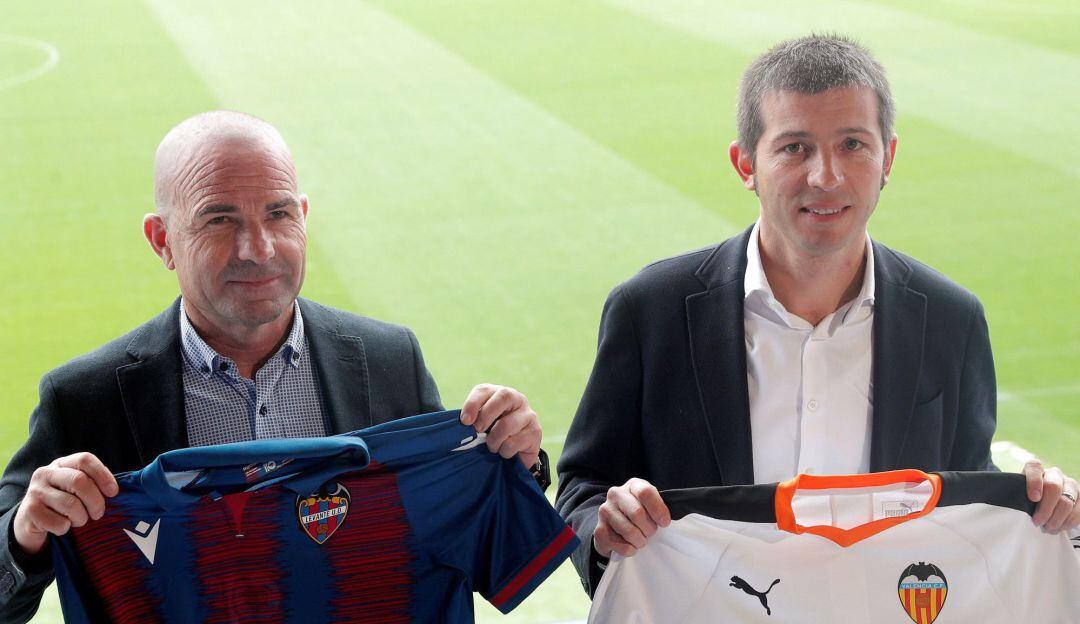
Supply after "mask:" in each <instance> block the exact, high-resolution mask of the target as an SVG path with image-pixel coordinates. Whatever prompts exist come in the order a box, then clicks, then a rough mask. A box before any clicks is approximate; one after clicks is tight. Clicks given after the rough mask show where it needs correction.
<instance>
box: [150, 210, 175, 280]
mask: <svg viewBox="0 0 1080 624" xmlns="http://www.w3.org/2000/svg"><path fill="white" fill-rule="evenodd" d="M142 225H143V236H145V237H146V242H148V243H150V248H151V249H153V250H154V253H156V254H157V255H158V257H159V258H161V262H162V263H164V264H165V268H166V269H169V270H170V271H172V270H173V269H175V268H176V264H175V263H174V262H173V253H172V249H171V248H170V247H169V237H168V236H167V232H166V231H165V220H164V219H162V218H161V215H159V214H157V213H156V212H151V213H150V214H148V215H146V216H145V217H143V220H142Z"/></svg>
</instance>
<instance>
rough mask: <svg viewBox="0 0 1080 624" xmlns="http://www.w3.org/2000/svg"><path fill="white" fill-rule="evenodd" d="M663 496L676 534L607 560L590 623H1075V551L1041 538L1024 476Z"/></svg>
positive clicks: (1079, 557)
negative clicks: (635, 552) (1033, 519)
mask: <svg viewBox="0 0 1080 624" xmlns="http://www.w3.org/2000/svg"><path fill="white" fill-rule="evenodd" d="M661 494H662V496H663V498H664V500H665V502H666V503H667V505H668V507H669V509H670V510H671V514H672V522H671V524H670V525H669V526H668V527H666V528H662V529H660V530H659V531H658V532H657V533H656V534H655V535H654V536H653V537H652V538H651V539H650V540H649V544H648V545H647V546H646V547H645V548H644V549H642V550H640V551H638V553H637V554H636V555H634V556H633V557H630V558H625V559H624V558H620V557H618V555H615V556H613V558H612V561H611V563H610V564H609V565H608V568H607V571H606V572H605V573H604V576H603V579H602V580H601V582H600V586H599V588H598V589H597V591H596V595H595V596H594V598H593V606H592V610H591V611H590V613H589V621H590V622H617V623H620V624H621V623H623V622H635V623H643V624H644V623H658V622H664V623H668V622H671V623H697V622H702V623H704V622H709V623H715V622H738V623H754V622H763V623H764V622H768V623H770V624H785V623H796V622H798V623H799V624H806V623H808V622H812V623H814V624H825V623H829V622H832V623H837V624H841V623H844V624H846V623H851V624H856V623H857V624H866V623H868V622H873V623H874V624H890V623H896V624H910V622H915V623H916V624H933V623H936V624H954V623H962V624H971V623H978V624H995V623H1001V624H1018V623H1022V624H1075V623H1080V538H1078V537H1077V536H1076V535H1075V534H1074V535H1072V536H1067V535H1064V534H1055V535H1050V534H1046V533H1044V532H1043V531H1042V530H1041V529H1039V528H1036V527H1035V525H1034V524H1033V523H1032V521H1031V517H1030V513H1031V511H1032V510H1033V505H1032V504H1031V503H1029V502H1028V501H1027V495H1026V489H1025V482H1024V477H1023V476H1022V475H1018V474H1007V473H994V472H969V473H961V472H944V473H940V474H931V475H927V474H925V473H923V472H920V471H917V470H900V471H895V472H884V473H876V474H868V475H850V476H839V477H821V476H809V475H801V476H799V477H796V478H795V479H793V480H791V481H788V482H785V483H781V484H772V485H750V486H730V487H711V488H696V489H687V490H668V491H665V492H662V493H661ZM1070 537H1071V539H1070Z"/></svg>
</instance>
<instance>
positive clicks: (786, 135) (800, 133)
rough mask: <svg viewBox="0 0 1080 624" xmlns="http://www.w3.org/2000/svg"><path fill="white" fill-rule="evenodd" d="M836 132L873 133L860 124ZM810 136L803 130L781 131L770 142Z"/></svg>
mask: <svg viewBox="0 0 1080 624" xmlns="http://www.w3.org/2000/svg"><path fill="white" fill-rule="evenodd" d="M836 134H873V132H871V131H870V130H867V129H866V128H863V127H862V126H851V127H848V128H841V129H840V130H838V131H837V132H836ZM810 136H811V134H810V133H809V132H806V131H805V130H788V131H787V132H781V133H780V134H778V135H776V136H775V137H773V138H772V139H771V142H773V143H776V142H779V141H784V140H787V139H806V138H810Z"/></svg>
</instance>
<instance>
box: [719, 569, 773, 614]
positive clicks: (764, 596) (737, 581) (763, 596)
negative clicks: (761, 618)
mask: <svg viewBox="0 0 1080 624" xmlns="http://www.w3.org/2000/svg"><path fill="white" fill-rule="evenodd" d="M779 582H780V579H776V580H775V581H773V582H772V585H769V589H766V590H765V591H763V592H759V591H758V590H756V589H754V588H753V587H750V583H747V582H746V581H744V580H742V579H741V578H739V577H737V576H733V577H731V584H730V587H734V588H735V589H741V590H743V591H744V592H746V593H748V594H750V595H751V596H757V599H758V600H760V601H761V606H763V607H765V615H772V609H770V608H769V598H768V595H769V592H771V591H772V588H773V587H775V586H776V584H777V583H779Z"/></svg>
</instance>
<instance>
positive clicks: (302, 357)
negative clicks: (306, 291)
mask: <svg viewBox="0 0 1080 624" xmlns="http://www.w3.org/2000/svg"><path fill="white" fill-rule="evenodd" d="M154 195H155V200H156V204H157V211H156V212H155V213H152V214H148V215H146V217H145V218H144V220H143V232H144V234H145V236H146V240H147V241H148V242H149V243H150V246H151V248H153V250H154V252H155V253H156V254H157V255H158V257H160V258H161V261H162V263H163V264H164V265H165V267H166V268H167V269H169V270H174V271H176V274H177V278H178V281H179V284H180V297H179V298H178V299H177V300H176V301H174V302H173V303H172V304H171V305H170V306H169V307H168V308H167V309H166V310H165V311H164V312H162V313H161V314H160V315H158V316H157V317H155V318H153V319H151V320H150V321H148V322H147V323H145V324H144V325H142V326H140V327H138V328H136V329H135V330H134V331H132V332H131V333H129V334H127V335H125V336H122V337H120V338H117V339H116V340H113V341H112V342H110V343H108V344H106V345H104V346H102V347H100V348H99V349H97V350H96V351H94V352H92V353H90V354H87V355H85V356H82V357H80V358H77V359H75V360H73V361H71V362H69V363H67V364H65V365H63V366H61V367H59V368H57V369H56V370H54V371H52V372H50V373H48V374H46V375H45V377H44V378H43V379H42V381H41V401H40V403H39V405H38V407H37V408H36V409H35V410H34V413H33V415H32V416H31V419H30V427H31V431H30V438H29V440H28V441H27V442H26V444H25V445H24V446H23V447H22V448H21V449H20V450H19V451H18V452H17V453H16V454H15V456H14V457H13V458H12V459H11V462H10V463H9V464H8V466H7V469H6V470H5V472H4V475H3V479H2V480H0V530H3V534H4V535H5V536H7V539H6V540H5V541H4V542H3V545H2V546H0V621H4V622H14V621H25V620H27V619H29V618H30V616H31V615H33V613H34V611H35V610H36V608H37V604H38V601H39V599H40V597H41V593H42V591H43V590H44V589H45V587H46V586H47V585H48V583H49V582H50V581H51V580H52V577H53V569H52V564H51V559H50V557H49V551H48V539H47V538H48V536H49V534H55V535H62V534H64V533H66V532H67V531H68V530H69V529H70V528H71V527H73V526H74V527H79V526H83V525H84V524H86V523H88V522H93V521H95V520H96V519H100V518H101V517H102V515H103V514H104V512H105V507H106V505H107V504H108V502H107V499H108V498H109V497H111V496H114V495H116V494H117V492H118V488H117V483H116V480H115V479H114V478H113V476H112V475H113V473H114V472H121V471H129V470H136V469H139V468H142V467H143V466H145V465H147V464H149V463H150V462H151V461H153V460H154V458H155V457H157V456H158V455H159V454H161V453H163V452H165V451H169V450H172V449H177V448H182V447H187V446H204V445H209V444H221V443H228V442H240V441H245V440H253V439H264V438H286V437H301V436H323V435H330V434H335V433H344V432H348V431H353V430H357V429H362V428H365V427H369V426H372V425H377V424H380V423H383V422H387V421H390V420H394V419H397V418H402V417H405V416H411V415H414V414H421V413H425V412H434V411H439V410H441V409H442V405H441V401H440V399H439V393H438V390H437V388H436V386H435V381H434V380H433V379H432V377H431V374H430V373H429V372H428V370H427V368H426V366H425V365H424V359H423V356H422V355H421V353H420V347H419V345H418V344H417V340H416V337H415V336H414V335H413V333H412V332H411V331H409V330H408V329H407V328H405V327H401V326H397V325H391V324H389V323H383V322H380V321H376V320H374V319H370V318H365V317H361V316H356V315H353V314H350V313H348V312H343V311H341V310H334V309H331V308H327V307H324V306H321V305H319V304H317V303H315V302H313V301H308V300H306V299H303V298H299V297H298V295H299V292H300V287H301V285H302V284H303V281H304V269H305V251H306V246H307V227H306V223H307V215H308V211H309V203H308V198H307V196H306V195H304V194H303V193H300V192H299V191H298V189H297V181H296V169H295V167H294V165H293V159H292V155H291V154H290V153H289V148H288V146H287V145H286V144H285V141H284V139H283V138H282V137H281V135H280V134H279V133H278V131H277V130H276V129H275V128H274V127H273V126H271V125H270V124H268V123H266V122H265V121H262V120H260V119H257V118H255V117H252V116H250V115H245V114H242V113H236V112H230V111H214V112H209V113H204V114H201V115H196V116H195V117H192V118H190V119H188V120H186V121H184V122H182V123H180V124H179V125H177V126H176V127H175V128H173V129H172V130H171V131H170V132H169V133H168V135H166V137H165V138H164V140H162V142H161V145H160V146H159V147H158V150H157V155H156V158H155V161H154ZM461 420H462V422H463V423H464V424H466V425H473V426H475V427H476V429H477V430H478V431H487V437H486V443H487V446H488V448H489V449H490V450H491V451H493V452H497V453H499V454H500V455H502V456H503V457H507V458H509V457H513V456H515V455H516V456H517V457H518V458H519V459H520V460H521V462H522V463H523V464H524V465H525V466H527V467H530V468H532V469H533V470H534V476H537V478H538V480H539V481H541V482H543V481H545V480H546V475H545V472H544V466H543V465H542V463H541V462H540V457H541V454H542V451H541V450H540V439H541V431H540V425H539V421H538V419H537V415H536V412H534V411H533V410H532V408H531V407H530V406H529V402H528V400H527V399H526V398H525V396H524V395H523V394H522V393H520V392H518V391H517V390H514V389H513V388H506V387H501V386H494V385H490V384H481V385H478V386H476V387H475V388H473V390H472V392H470V393H469V396H468V397H467V398H466V399H465V403H464V404H463V406H462V409H461Z"/></svg>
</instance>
